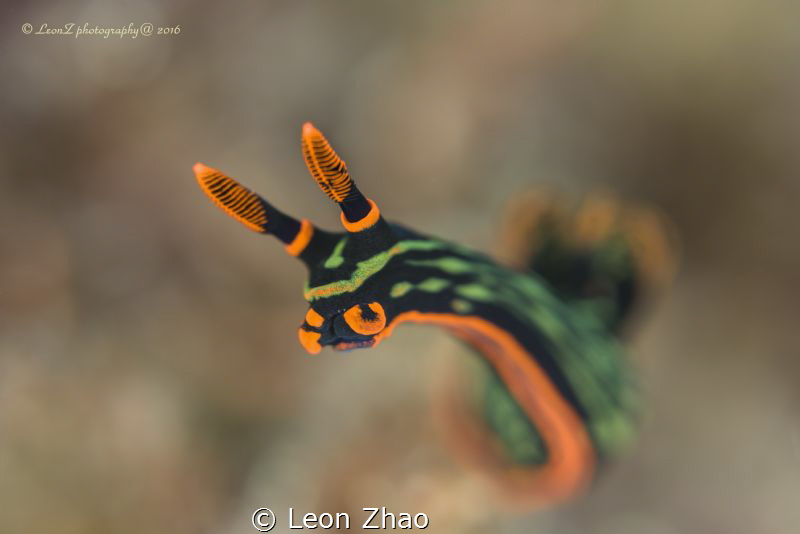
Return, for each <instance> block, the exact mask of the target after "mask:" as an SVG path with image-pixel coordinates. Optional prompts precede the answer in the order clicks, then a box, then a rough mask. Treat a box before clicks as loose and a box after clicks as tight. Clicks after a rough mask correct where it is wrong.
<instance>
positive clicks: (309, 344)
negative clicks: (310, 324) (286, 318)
mask: <svg viewBox="0 0 800 534" xmlns="http://www.w3.org/2000/svg"><path fill="white" fill-rule="evenodd" d="M320 335H321V334H320V333H319V332H309V331H308V330H304V329H302V328H300V329H299V330H298V331H297V337H299V338H300V344H301V345H303V348H304V349H306V351H308V353H309V354H319V352H320V351H321V350H322V346H321V345H320V344H319V337H320Z"/></svg>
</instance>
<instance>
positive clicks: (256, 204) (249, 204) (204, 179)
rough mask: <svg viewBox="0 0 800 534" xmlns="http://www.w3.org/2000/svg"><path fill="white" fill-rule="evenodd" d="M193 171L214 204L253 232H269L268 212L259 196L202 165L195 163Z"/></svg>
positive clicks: (231, 179)
mask: <svg viewBox="0 0 800 534" xmlns="http://www.w3.org/2000/svg"><path fill="white" fill-rule="evenodd" d="M192 169H193V170H194V174H195V176H196V177H197V181H198V183H199V184H200V187H201V188H202V189H203V192H205V194H206V195H208V196H209V197H210V198H211V200H212V201H214V204H216V205H217V206H219V207H220V208H222V210H223V211H224V212H225V213H227V214H228V215H230V216H231V217H233V218H234V219H236V220H237V221H239V222H240V223H242V224H243V225H245V226H246V227H248V228H250V229H251V230H253V231H255V232H260V233H266V232H267V229H266V227H267V222H268V218H267V210H266V208H265V207H264V204H263V203H262V201H261V199H260V198H259V196H258V195H256V194H255V193H253V192H252V191H250V190H249V189H247V188H246V187H244V186H243V185H241V184H240V183H239V182H237V181H236V180H234V179H233V178H231V177H229V176H226V175H224V174H222V173H221V172H220V171H218V170H216V169H212V168H211V167H208V166H206V165H204V164H202V163H195V164H194V167H193V168H192Z"/></svg>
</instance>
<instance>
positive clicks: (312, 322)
mask: <svg viewBox="0 0 800 534" xmlns="http://www.w3.org/2000/svg"><path fill="white" fill-rule="evenodd" d="M324 322H325V318H324V317H323V316H321V315H320V314H318V313H317V312H315V311H314V308H309V309H308V313H306V323H308V326H313V327H314V328H319V327H321V326H322V323H324Z"/></svg>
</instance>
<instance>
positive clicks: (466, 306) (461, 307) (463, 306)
mask: <svg viewBox="0 0 800 534" xmlns="http://www.w3.org/2000/svg"><path fill="white" fill-rule="evenodd" d="M450 307H451V308H453V310H454V311H456V312H457V313H469V312H471V311H472V308H473V306H472V304H471V303H469V302H467V301H466V300H462V299H453V300H451V301H450Z"/></svg>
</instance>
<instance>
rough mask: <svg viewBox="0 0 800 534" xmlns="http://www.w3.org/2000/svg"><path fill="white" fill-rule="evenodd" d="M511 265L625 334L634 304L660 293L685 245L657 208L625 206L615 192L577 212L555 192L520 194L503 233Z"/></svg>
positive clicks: (588, 199) (504, 253)
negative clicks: (527, 271) (679, 249)
mask: <svg viewBox="0 0 800 534" xmlns="http://www.w3.org/2000/svg"><path fill="white" fill-rule="evenodd" d="M503 238H504V239H503V250H502V251H501V255H502V256H503V258H504V259H505V260H506V261H509V262H510V263H512V264H513V265H514V266H515V267H517V268H521V269H530V270H533V271H534V272H536V273H538V274H539V275H540V276H542V277H543V278H544V279H546V280H547V281H548V282H549V283H550V285H551V286H552V287H553V288H554V289H555V291H556V292H557V293H558V294H559V296H561V297H562V298H563V299H565V300H567V301H570V302H572V303H574V304H575V305H580V306H585V307H587V308H588V309H592V310H593V311H594V312H595V313H596V314H597V315H599V316H601V317H602V319H603V320H604V321H605V322H606V324H607V325H608V326H609V328H611V329H613V330H615V331H618V330H619V329H620V328H622V326H623V324H624V323H625V321H626V319H627V318H628V317H629V314H630V311H631V309H632V308H633V306H634V305H635V304H636V303H638V302H639V301H641V300H643V299H647V298H649V297H650V296H652V295H654V294H657V293H659V292H660V291H661V290H663V289H664V288H665V287H666V286H667V285H669V283H670V282H671V280H672V278H673V276H674V274H675V271H676V266H677V259H676V258H677V253H676V250H677V240H676V239H675V232H674V231H673V230H672V226H671V224H670V223H669V221H668V220H667V219H666V218H665V217H663V216H662V215H661V214H660V213H659V212H658V211H656V210H655V209H653V208H645V207H641V206H628V205H622V204H621V203H620V202H619V201H618V200H617V199H616V198H614V197H613V196H611V195H610V194H607V193H599V194H594V195H589V196H587V197H586V198H585V199H584V200H583V201H582V202H581V204H580V205H578V206H577V207H574V206H570V205H569V203H567V202H565V201H564V200H563V199H562V198H560V197H558V196H557V195H555V194H554V193H552V192H549V191H535V192H532V193H530V194H529V195H527V196H522V197H520V198H519V199H518V200H517V201H516V202H515V203H514V204H513V205H512V206H511V209H510V210H509V216H508V218H507V220H506V224H505V228H504V231H503Z"/></svg>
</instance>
